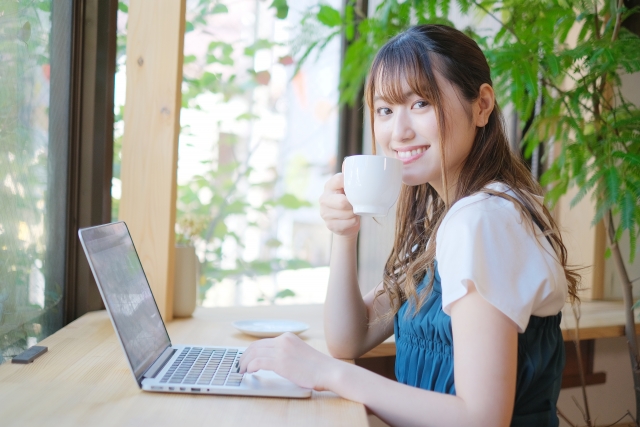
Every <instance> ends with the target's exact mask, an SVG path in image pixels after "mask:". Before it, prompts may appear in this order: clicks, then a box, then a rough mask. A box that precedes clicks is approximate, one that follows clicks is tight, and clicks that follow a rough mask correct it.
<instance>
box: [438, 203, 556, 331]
mask: <svg viewBox="0 0 640 427" xmlns="http://www.w3.org/2000/svg"><path fill="white" fill-rule="evenodd" d="M542 240H546V239H545V238H544V237H542ZM546 246H547V247H546V248H545V243H544V242H540V241H538V238H537V237H536V235H535V234H533V231H532V230H531V228H530V227H529V226H528V225H527V224H526V223H525V222H524V220H523V218H521V215H520V212H519V211H518V210H517V209H516V207H515V206H514V204H513V203H512V202H511V201H509V200H506V199H504V198H501V197H498V196H490V195H488V194H485V193H481V194H478V195H474V196H470V197H467V198H465V199H462V200H460V201H459V202H458V203H456V204H455V205H454V206H453V207H452V208H451V210H450V211H449V212H448V213H447V215H446V216H445V218H444V220H443V222H442V223H441V225H440V228H439V229H438V233H437V235H436V259H437V260H438V273H439V274H440V278H441V282H442V306H443V310H444V311H445V313H447V314H450V307H451V304H452V303H453V302H455V301H456V300H458V299H460V298H462V297H463V296H464V295H466V293H467V292H468V287H469V284H470V283H473V285H474V286H475V288H476V289H477V291H478V292H479V293H480V294H481V295H482V296H483V297H484V298H485V299H486V300H487V301H489V302H490V303H491V304H492V305H493V306H495V307H496V308H497V309H498V310H500V311H501V312H503V313H504V314H505V315H506V316H507V317H509V318H510V319H512V320H513V321H514V322H515V323H516V324H517V325H518V329H519V332H521V333H522V332H524V331H525V329H526V328H527V325H528V323H529V318H530V316H531V315H532V314H538V315H540V314H542V315H553V314H555V313H557V312H558V311H560V310H561V309H562V305H563V304H564V299H565V297H566V293H565V290H563V288H565V289H566V281H565V282H564V283H559V282H562V281H561V280H558V279H559V277H560V276H559V275H560V274H562V276H564V272H563V270H561V266H560V265H559V263H558V262H557V261H556V260H555V255H552V250H551V247H550V246H548V244H546Z"/></svg>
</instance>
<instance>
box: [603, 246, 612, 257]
mask: <svg viewBox="0 0 640 427" xmlns="http://www.w3.org/2000/svg"><path fill="white" fill-rule="evenodd" d="M609 258H611V248H607V249H605V251H604V259H609Z"/></svg>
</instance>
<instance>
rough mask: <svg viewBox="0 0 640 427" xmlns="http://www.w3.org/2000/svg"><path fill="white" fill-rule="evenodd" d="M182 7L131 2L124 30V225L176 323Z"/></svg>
mask: <svg viewBox="0 0 640 427" xmlns="http://www.w3.org/2000/svg"><path fill="white" fill-rule="evenodd" d="M185 2H186V0H131V2H130V4H129V18H128V28H127V34H128V35H127V63H126V65H127V95H126V106H125V112H124V125H125V127H124V138H123V143H122V166H121V167H122V169H121V179H122V197H121V199H120V219H121V220H124V221H125V222H126V223H127V225H128V227H129V230H130V231H131V235H132V236H133V241H134V243H135V245H136V249H137V250H138V254H139V255H140V259H141V260H142V266H143V268H144V270H145V273H146V274H147V278H148V280H149V283H150V284H151V289H152V291H153V294H154V296H155V299H156V302H157V304H158V308H159V309H160V313H161V314H162V317H163V318H164V320H165V321H169V320H171V319H172V318H173V274H174V273H173V271H174V256H175V216H176V212H175V211H176V170H177V160H178V134H179V131H180V106H181V91H180V87H181V83H182V61H183V45H184V25H185Z"/></svg>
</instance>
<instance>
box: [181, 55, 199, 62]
mask: <svg viewBox="0 0 640 427" xmlns="http://www.w3.org/2000/svg"><path fill="white" fill-rule="evenodd" d="M195 61H196V56H195V55H187V56H185V57H184V61H183V63H184V64H191V63H192V62H195Z"/></svg>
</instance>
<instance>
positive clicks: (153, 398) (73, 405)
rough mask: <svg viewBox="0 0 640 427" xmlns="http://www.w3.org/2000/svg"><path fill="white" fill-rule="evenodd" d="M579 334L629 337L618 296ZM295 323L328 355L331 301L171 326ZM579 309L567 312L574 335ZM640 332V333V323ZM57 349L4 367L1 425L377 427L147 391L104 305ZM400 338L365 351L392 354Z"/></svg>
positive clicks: (195, 334) (276, 404)
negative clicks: (326, 308)
mask: <svg viewBox="0 0 640 427" xmlns="http://www.w3.org/2000/svg"><path fill="white" fill-rule="evenodd" d="M581 311H582V317H581V320H580V326H581V328H580V330H581V332H580V338H581V339H594V338H606V337H616V336H622V335H623V333H624V316H623V311H622V304H621V303H619V302H604V301H596V302H589V301H585V302H583V303H582V305H581ZM256 318H260V319H264V318H270V319H276V318H277V319H292V320H299V321H303V322H306V323H308V324H309V325H310V328H309V329H308V330H307V331H305V332H303V333H302V334H301V335H300V336H301V337H302V338H303V339H304V340H305V341H306V342H308V343H309V344H310V345H311V346H313V347H314V348H316V349H318V350H320V351H323V352H325V353H326V352H327V347H326V344H325V340H324V330H323V326H322V324H323V313H322V305H319V304H317V305H298V306H296V305H278V306H262V307H228V308H198V309H197V310H196V312H195V314H194V316H193V317H191V318H187V319H176V320H174V321H172V322H170V323H169V324H168V325H167V328H168V331H169V335H170V336H171V340H172V342H173V343H175V344H194V345H231V346H246V345H248V344H249V343H251V342H253V341H254V340H255V339H256V338H252V337H250V336H248V335H245V334H243V333H241V332H239V331H236V330H235V329H234V328H233V326H232V325H231V322H232V321H235V320H243V319H256ZM572 327H573V314H572V313H571V310H570V307H567V308H566V309H565V312H564V319H563V322H562V329H563V334H564V337H565V340H570V339H572V336H573V335H572V333H571V331H570V328H572ZM637 332H638V333H640V327H638V329H637ZM41 345H46V346H48V347H49V351H48V352H47V353H45V354H44V355H43V356H41V357H40V358H38V359H36V361H35V362H34V363H32V364H29V365H15V364H11V363H5V364H4V365H1V366H0V420H2V421H1V424H2V426H3V427H4V426H14V425H15V426H31V425H55V426H58V425H60V426H89V425H90V426H113V425H118V426H139V425H153V426H164V425H174V424H179V425H182V424H185V425H190V426H205V425H216V426H238V425H244V424H246V425H259V426H289V425H291V426H294V425H295V426H298V425H304V426H311V427H313V426H349V427H352V426H354V427H355V426H368V423H367V417H366V413H365V409H364V406H363V405H360V404H357V403H354V402H350V401H347V400H344V399H341V398H339V397H338V396H336V395H334V394H332V393H328V392H322V393H318V392H313V396H312V397H311V398H310V399H279V398H254V397H228V396H210V395H208V396H207V395H179V394H164V393H147V392H143V391H141V390H140V389H139V388H138V386H137V385H136V383H135V380H134V379H133V376H132V375H131V373H130V371H129V368H128V366H127V363H126V360H125V357H124V353H123V352H122V349H121V348H120V345H119V343H118V341H117V339H116V336H115V334H114V331H113V327H112V326H111V322H110V321H109V318H108V316H107V314H106V312H104V311H99V312H93V313H89V314H87V315H85V316H83V317H81V318H80V319H78V320H76V321H75V322H72V323H70V324H69V325H67V326H66V327H64V328H63V329H61V330H60V331H58V332H56V333H55V334H53V335H52V336H50V337H48V338H47V339H45V340H43V341H42V343H41ZM393 355H395V343H394V341H393V337H391V338H390V339H388V340H387V341H385V342H384V343H383V344H381V345H380V346H378V347H377V348H376V349H374V350H372V351H371V352H369V353H367V354H366V355H365V356H364V357H377V356H393Z"/></svg>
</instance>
